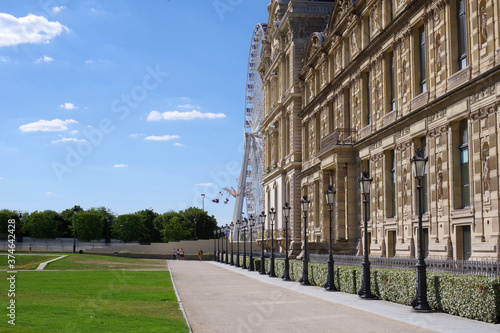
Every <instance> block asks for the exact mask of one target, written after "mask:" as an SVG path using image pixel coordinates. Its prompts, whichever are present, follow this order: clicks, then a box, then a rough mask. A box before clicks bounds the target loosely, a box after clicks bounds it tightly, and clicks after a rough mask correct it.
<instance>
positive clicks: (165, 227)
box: [154, 211, 192, 243]
mask: <svg viewBox="0 0 500 333" xmlns="http://www.w3.org/2000/svg"><path fill="white" fill-rule="evenodd" d="M154 223H155V225H157V226H161V235H162V239H163V241H164V242H167V243H168V242H169V241H179V240H186V239H191V237H192V230H191V229H190V228H189V227H188V225H187V224H188V223H187V221H186V220H185V219H183V218H182V216H181V215H180V214H179V213H176V212H174V211H170V212H167V213H165V214H163V215H160V216H158V217H157V218H156V219H155V222H154Z"/></svg>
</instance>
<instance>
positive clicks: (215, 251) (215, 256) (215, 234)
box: [214, 229, 217, 261]
mask: <svg viewBox="0 0 500 333" xmlns="http://www.w3.org/2000/svg"><path fill="white" fill-rule="evenodd" d="M216 239H217V229H214V261H217V249H216V247H215V240H216Z"/></svg>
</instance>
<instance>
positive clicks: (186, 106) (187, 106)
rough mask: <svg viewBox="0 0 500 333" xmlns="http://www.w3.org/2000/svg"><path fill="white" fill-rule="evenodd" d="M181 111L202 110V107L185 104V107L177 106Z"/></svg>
mask: <svg viewBox="0 0 500 333" xmlns="http://www.w3.org/2000/svg"><path fill="white" fill-rule="evenodd" d="M177 107H178V108H179V109H191V110H200V109H201V106H199V105H193V104H183V105H177Z"/></svg>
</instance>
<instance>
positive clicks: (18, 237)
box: [16, 213, 23, 243]
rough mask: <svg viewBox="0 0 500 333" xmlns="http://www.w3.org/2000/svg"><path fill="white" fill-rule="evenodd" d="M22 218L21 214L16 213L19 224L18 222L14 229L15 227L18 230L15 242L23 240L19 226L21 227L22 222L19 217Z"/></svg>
mask: <svg viewBox="0 0 500 333" xmlns="http://www.w3.org/2000/svg"><path fill="white" fill-rule="evenodd" d="M22 218H23V214H21V213H19V215H18V221H19V224H18V225H16V229H17V230H19V232H18V235H19V236H17V239H16V242H18V243H21V242H22V241H23V234H22V232H21V228H22V222H21V219H22Z"/></svg>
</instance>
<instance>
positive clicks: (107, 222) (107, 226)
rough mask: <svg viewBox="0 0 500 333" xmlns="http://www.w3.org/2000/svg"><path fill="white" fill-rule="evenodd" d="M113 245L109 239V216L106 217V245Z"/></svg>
mask: <svg viewBox="0 0 500 333" xmlns="http://www.w3.org/2000/svg"><path fill="white" fill-rule="evenodd" d="M109 243H111V239H110V238H109V216H106V244H109Z"/></svg>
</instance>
